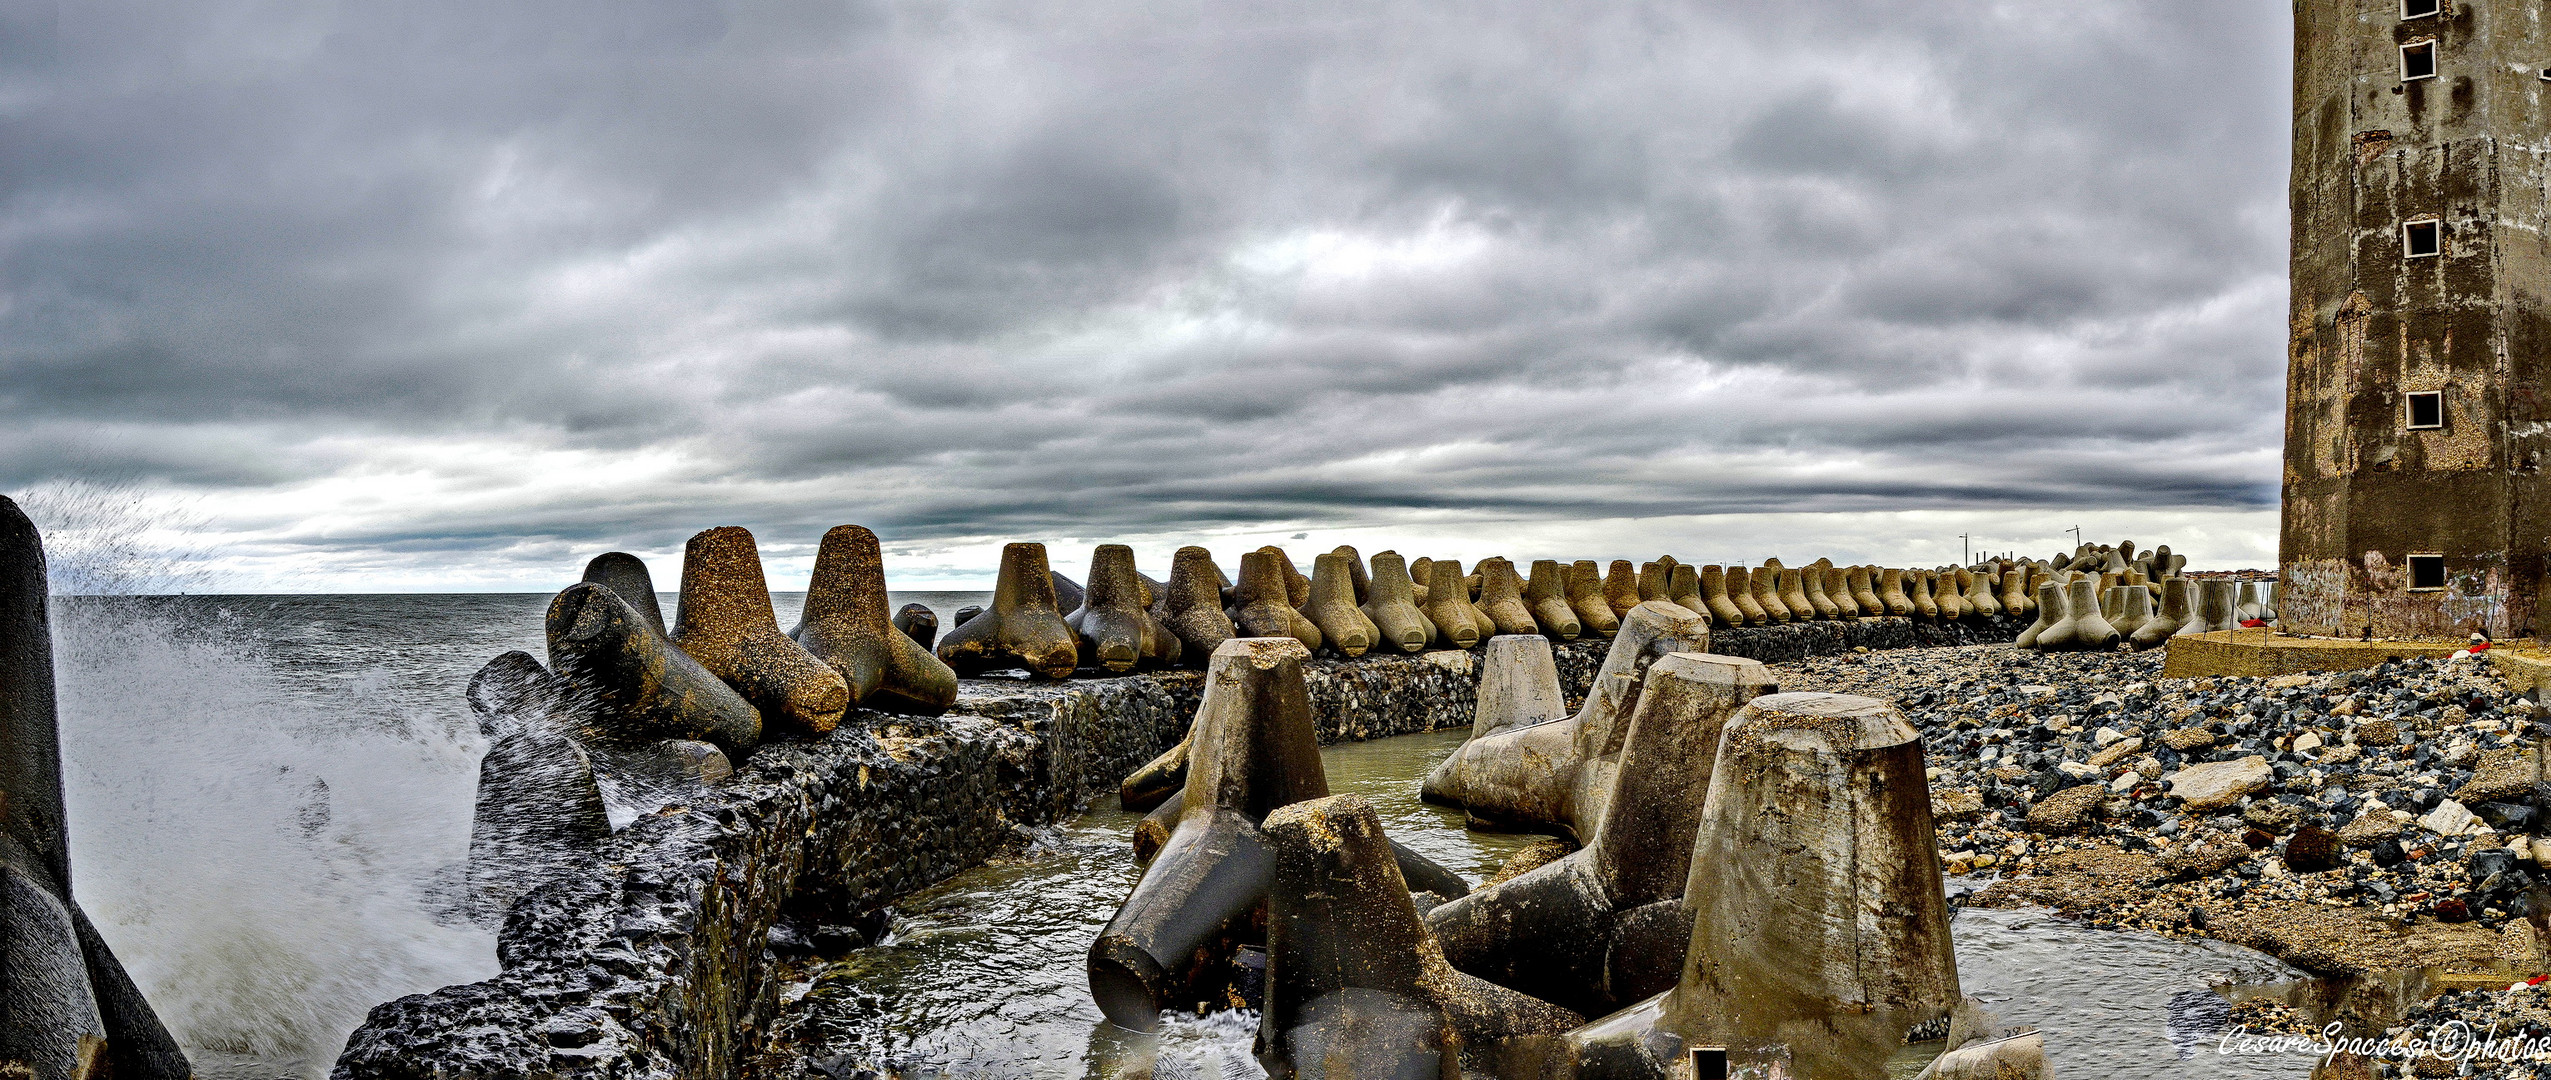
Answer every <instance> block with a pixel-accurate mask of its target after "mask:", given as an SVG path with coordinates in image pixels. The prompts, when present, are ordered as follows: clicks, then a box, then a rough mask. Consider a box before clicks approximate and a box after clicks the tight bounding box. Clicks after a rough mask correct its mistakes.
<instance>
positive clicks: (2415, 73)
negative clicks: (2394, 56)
mask: <svg viewBox="0 0 2551 1080" xmlns="http://www.w3.org/2000/svg"><path fill="white" fill-rule="evenodd" d="M2435 77H2436V40H2435V39H2434V38H2429V39H2427V40H2425V41H2413V42H2410V43H2409V44H2407V45H2403V46H2401V47H2400V81H2402V82H2416V81H2418V80H2420V79H2432V78H2435Z"/></svg>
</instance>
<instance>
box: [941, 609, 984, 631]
mask: <svg viewBox="0 0 2551 1080" xmlns="http://www.w3.org/2000/svg"><path fill="white" fill-rule="evenodd" d="M981 614H983V605H981V604H966V605H964V606H962V607H959V608H958V609H957V610H956V611H955V612H954V613H953V614H950V615H949V616H948V627H949V629H952V630H953V629H955V628H957V627H960V626H964V625H965V624H967V623H970V622H973V621H974V620H975V617H976V616H979V615H981Z"/></svg>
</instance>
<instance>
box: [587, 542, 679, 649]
mask: <svg viewBox="0 0 2551 1080" xmlns="http://www.w3.org/2000/svg"><path fill="white" fill-rule="evenodd" d="M585 580H586V581H590V582H593V583H594V584H596V585H600V586H602V587H603V588H606V589H609V590H611V593H612V595H614V596H617V597H619V598H620V602H621V603H624V604H627V605H629V610H631V611H634V612H636V613H637V614H638V618H640V619H643V620H645V621H646V624H647V625H648V626H649V627H652V628H654V630H655V632H656V633H657V634H659V635H662V634H664V633H665V632H666V631H665V628H664V606H663V605H662V604H659V603H657V602H656V596H655V576H654V575H652V574H649V573H647V564H646V560H644V559H640V558H638V557H637V556H635V555H631V554H629V553H628V552H625V551H606V552H603V553H602V554H600V555H596V556H594V557H593V561H591V562H588V563H586V564H585Z"/></svg>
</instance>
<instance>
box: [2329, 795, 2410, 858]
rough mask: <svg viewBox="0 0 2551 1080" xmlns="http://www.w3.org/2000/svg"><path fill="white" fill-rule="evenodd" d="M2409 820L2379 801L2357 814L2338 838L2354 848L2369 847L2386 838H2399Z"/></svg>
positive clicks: (2342, 829)
mask: <svg viewBox="0 0 2551 1080" xmlns="http://www.w3.org/2000/svg"><path fill="white" fill-rule="evenodd" d="M2409 820H2410V819H2409V818H2408V817H2406V816H2404V815H2401V814H2397V813H2394V812H2392V809H2391V808H2390V807H2388V806H2383V805H2381V804H2379V803H2378V804H2375V805H2372V806H2369V807H2367V808H2366V810H2365V812H2364V813H2362V814H2358V815H2356V820H2354V821H2351V822H2348V823H2347V825H2346V827H2344V828H2341V829H2340V830H2339V831H2338V840H2339V843H2342V844H2345V845H2347V846H2349V847H2353V848H2369V847H2373V846H2374V845H2376V844H2379V843H2382V842H2383V841H2385V840H2398V839H2400V834H2401V831H2402V830H2404V829H2406V828H2407V827H2408V826H2409Z"/></svg>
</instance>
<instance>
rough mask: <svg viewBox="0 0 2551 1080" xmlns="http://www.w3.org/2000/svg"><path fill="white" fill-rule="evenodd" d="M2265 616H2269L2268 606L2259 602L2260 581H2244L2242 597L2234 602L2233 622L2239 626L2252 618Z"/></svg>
mask: <svg viewBox="0 0 2551 1080" xmlns="http://www.w3.org/2000/svg"><path fill="white" fill-rule="evenodd" d="M2264 618H2267V606H2266V605H2264V604H2262V603H2260V602H2259V583H2258V582H2255V581H2244V582H2242V583H2241V594H2240V598H2239V599H2237V600H2235V601H2233V604H2232V622H2233V624H2234V625H2236V626H2237V625H2239V624H2241V623H2244V622H2248V621H2250V620H2252V619H2264Z"/></svg>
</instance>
